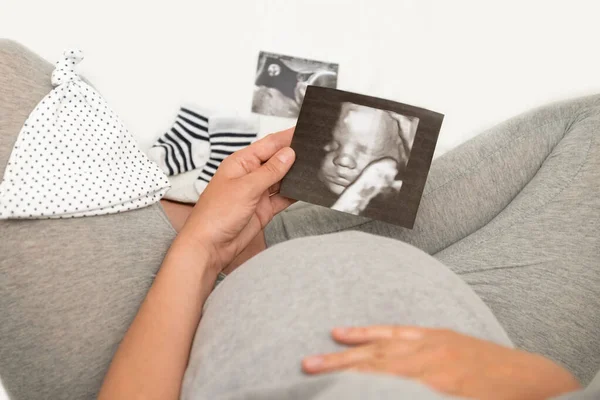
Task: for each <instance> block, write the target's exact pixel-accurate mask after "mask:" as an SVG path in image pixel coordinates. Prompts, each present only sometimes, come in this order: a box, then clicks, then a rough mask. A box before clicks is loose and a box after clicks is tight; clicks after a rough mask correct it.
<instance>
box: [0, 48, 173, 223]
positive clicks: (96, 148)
mask: <svg viewBox="0 0 600 400" xmlns="http://www.w3.org/2000/svg"><path fill="white" fill-rule="evenodd" d="M82 59H83V54H82V52H81V51H79V50H67V51H65V53H64V57H63V58H62V59H61V60H60V61H58V62H57V63H56V69H55V70H54V72H53V73H52V85H53V86H55V89H54V90H52V91H51V92H50V94H48V95H47V96H46V97H45V98H44V99H43V100H42V101H41V102H40V103H39V104H38V105H37V106H36V108H35V109H34V110H33V112H32V113H31V114H30V115H29V117H28V118H27V121H25V125H24V126H23V128H22V129H21V132H20V133H19V137H18V138H17V141H16V143H15V146H14V148H13V151H12V153H11V155H10V159H9V162H8V164H7V166H6V171H5V173H4V178H3V181H2V183H0V219H12V218H30V219H43V218H75V217H87V216H93V215H103V214H112V213H118V212H125V211H129V210H134V209H137V208H142V207H146V206H149V205H151V204H153V203H155V202H157V201H158V200H160V199H161V198H162V196H163V195H164V194H165V192H166V191H167V189H168V188H169V186H170V185H169V180H168V179H167V177H166V175H165V174H164V173H163V172H162V171H161V170H160V169H159V167H158V166H157V165H156V164H155V163H153V162H152V161H150V160H149V159H148V157H146V155H144V153H142V151H141V150H140V149H139V147H138V145H137V144H136V142H135V140H134V139H133V137H132V136H131V135H130V134H129V132H128V131H127V129H126V128H125V127H124V126H123V123H122V122H121V121H120V119H119V117H118V116H117V114H116V113H115V112H114V111H113V110H111V108H110V107H109V106H108V105H107V103H106V102H105V100H104V99H103V98H102V96H100V94H98V92H96V91H95V90H94V89H93V88H92V87H91V86H89V85H88V84H87V83H85V82H84V81H82V80H81V78H80V77H79V75H78V74H77V73H76V72H75V66H76V65H77V64H78V63H79V62H80V61H81V60H82Z"/></svg>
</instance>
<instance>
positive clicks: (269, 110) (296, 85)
mask: <svg viewBox="0 0 600 400" xmlns="http://www.w3.org/2000/svg"><path fill="white" fill-rule="evenodd" d="M337 77H338V65H337V64H333V63H327V62H321V61H315V60H307V59H304V58H297V57H291V56H285V55H281V54H275V53H266V52H260V54H259V56H258V67H257V70H256V79H255V81H254V96H253V99H252V111H253V112H255V113H259V114H264V115H274V116H278V117H287V118H296V117H298V112H299V111H300V107H301V106H302V101H303V100H304V94H305V93H306V88H307V87H308V86H309V85H310V86H322V87H329V88H335V87H337Z"/></svg>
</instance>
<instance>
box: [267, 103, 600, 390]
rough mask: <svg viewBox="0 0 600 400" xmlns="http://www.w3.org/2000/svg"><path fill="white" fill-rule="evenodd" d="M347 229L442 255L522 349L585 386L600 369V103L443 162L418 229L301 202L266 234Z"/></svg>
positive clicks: (562, 106)
mask: <svg viewBox="0 0 600 400" xmlns="http://www.w3.org/2000/svg"><path fill="white" fill-rule="evenodd" d="M347 230H359V231H363V232H368V233H373V234H376V235H381V236H386V237H390V238H393V239H398V240H402V241H404V242H406V243H410V244H413V245H414V246H416V247H418V248H420V249H422V250H424V251H425V252H427V253H429V254H431V255H433V256H434V257H435V258H437V259H438V260H439V261H441V262H442V263H444V264H445V265H447V266H448V267H449V268H450V269H451V270H452V271H453V272H455V273H456V274H458V275H459V276H460V277H461V278H462V279H463V280H464V281H465V282H467V283H468V284H469V286H471V288H472V289H473V290H474V291H475V292H476V293H477V294H478V295H479V296H480V297H481V299H483V301H484V302H485V303H486V304H487V305H488V306H489V307H490V308H491V310H492V311H493V313H494V315H495V316H496V318H498V320H499V321H500V323H501V324H502V326H503V327H504V329H505V330H506V331H507V333H508V335H509V337H510V338H511V339H512V341H513V342H514V344H515V345H516V346H517V347H520V348H524V349H527V350H530V351H534V352H539V353H541V354H544V355H546V356H548V357H550V358H553V359H554V360H556V361H558V362H561V363H563V364H564V365H566V366H567V367H568V368H570V369H571V370H572V371H574V372H575V373H576V374H577V375H578V376H579V378H580V379H582V381H584V382H585V381H589V379H591V377H592V376H593V375H594V373H595V371H597V370H598V369H599V368H600V96H592V97H586V98H581V99H577V100H572V101H568V102H563V103H558V104H553V105H550V106H546V107H543V108H540V109H537V110H534V111H531V112H529V113H526V114H524V115H521V116H518V117H516V118H513V119H511V120H509V121H507V122H505V123H503V124H501V125H498V126H496V127H494V128H493V129H491V130H489V131H487V132H484V133H482V134H481V135H479V136H477V137H476V138H475V139H473V140H471V141H469V142H467V143H465V144H464V145H462V146H460V147H459V148H457V149H455V150H453V151H451V152H450V153H448V154H446V155H444V156H442V157H441V158H439V159H437V160H435V161H434V163H433V165H432V168H431V173H430V176H429V178H428V181H427V186H426V188H425V194H424V197H423V201H422V202H421V206H420V208H419V213H418V216H417V221H416V224H415V229H414V230H407V229H404V228H399V227H396V226H392V225H387V224H384V223H381V222H377V221H371V220H367V219H364V218H359V217H355V216H350V215H346V214H341V213H338V212H336V211H333V210H329V209H326V208H322V207H317V206H312V205H306V204H302V205H300V206H298V207H296V208H292V209H289V210H288V211H286V212H284V213H283V214H281V215H279V216H278V217H276V219H275V220H274V221H273V222H272V223H271V224H270V225H269V226H268V228H267V231H266V234H267V241H268V244H269V245H273V244H275V243H278V242H282V241H285V240H289V239H293V238H298V237H303V236H309V235H322V234H327V233H334V232H340V231H347ZM398 257H402V253H400V252H399V253H398Z"/></svg>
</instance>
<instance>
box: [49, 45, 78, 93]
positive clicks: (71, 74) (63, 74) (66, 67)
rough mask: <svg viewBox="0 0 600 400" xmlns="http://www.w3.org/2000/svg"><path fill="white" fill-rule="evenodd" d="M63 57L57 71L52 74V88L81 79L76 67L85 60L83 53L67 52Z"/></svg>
mask: <svg viewBox="0 0 600 400" xmlns="http://www.w3.org/2000/svg"><path fill="white" fill-rule="evenodd" d="M63 56H64V57H63V58H62V59H60V60H59V61H57V63H56V69H55V70H54V71H53V72H52V86H54V87H56V86H58V85H61V84H63V83H67V82H71V81H72V80H75V79H80V78H79V75H77V72H75V66H76V65H77V64H79V63H80V62H81V61H82V60H83V52H82V51H81V50H66V51H65V52H64V53H63Z"/></svg>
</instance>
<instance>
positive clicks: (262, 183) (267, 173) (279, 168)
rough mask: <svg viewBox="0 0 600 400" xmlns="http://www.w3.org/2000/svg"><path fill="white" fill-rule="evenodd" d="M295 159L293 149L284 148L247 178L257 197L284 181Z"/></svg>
mask: <svg viewBox="0 0 600 400" xmlns="http://www.w3.org/2000/svg"><path fill="white" fill-rule="evenodd" d="M295 159H296V153H294V150H292V148H291V147H284V148H283V149H281V150H279V151H278V152H277V153H275V154H274V155H273V156H272V157H271V158H270V159H269V161H267V162H266V163H264V164H263V165H261V167H260V168H259V169H257V170H256V171H254V172H251V173H250V174H249V175H248V176H247V179H248V180H249V181H250V185H251V186H252V191H253V192H254V193H255V194H256V195H260V194H262V193H263V192H264V191H265V190H267V189H269V188H270V187H271V186H273V185H274V184H276V183H277V182H279V181H280V180H282V179H283V177H284V176H285V174H287V172H288V171H289V170H290V168H291V167H292V164H293V163H294V160H295Z"/></svg>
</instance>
